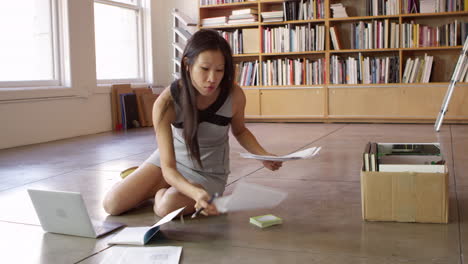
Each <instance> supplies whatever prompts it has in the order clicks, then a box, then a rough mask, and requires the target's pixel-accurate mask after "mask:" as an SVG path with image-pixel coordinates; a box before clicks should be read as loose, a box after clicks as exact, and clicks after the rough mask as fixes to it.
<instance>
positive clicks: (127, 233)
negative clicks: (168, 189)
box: [107, 207, 185, 246]
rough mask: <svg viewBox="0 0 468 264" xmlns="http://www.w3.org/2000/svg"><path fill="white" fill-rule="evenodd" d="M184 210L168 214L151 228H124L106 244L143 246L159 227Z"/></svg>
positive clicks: (180, 209)
mask: <svg viewBox="0 0 468 264" xmlns="http://www.w3.org/2000/svg"><path fill="white" fill-rule="evenodd" d="M184 208H185V207H182V208H179V209H177V210H175V211H173V212H171V213H169V214H168V215H166V216H165V217H163V218H162V219H161V220H159V221H158V222H157V223H156V224H154V225H152V226H143V227H126V228H124V229H123V230H122V231H120V232H119V233H117V234H116V235H115V236H114V237H113V238H112V239H111V240H110V241H109V242H107V243H108V244H110V245H112V244H125V245H138V246H143V245H145V244H146V243H148V241H150V240H151V238H152V237H153V236H154V235H155V234H156V233H157V232H158V231H159V228H160V226H162V225H163V224H165V223H167V222H169V221H171V220H172V219H174V217H176V216H177V215H178V214H179V213H180V212H182V210H184Z"/></svg>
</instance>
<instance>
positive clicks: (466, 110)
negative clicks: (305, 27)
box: [199, 0, 468, 123]
mask: <svg viewBox="0 0 468 264" xmlns="http://www.w3.org/2000/svg"><path fill="white" fill-rule="evenodd" d="M324 1H325V3H324V4H325V6H326V8H325V18H323V19H313V20H292V21H281V22H262V21H261V15H260V14H261V12H262V10H267V11H270V10H271V8H272V7H271V6H278V5H279V4H281V3H283V2H284V1H283V0H259V1H248V2H241V3H232V4H220V5H209V6H199V10H200V16H199V17H200V22H201V19H203V18H206V17H210V16H209V15H210V14H211V13H214V14H216V15H213V16H218V15H219V14H220V12H221V13H222V11H221V10H225V12H226V14H227V12H230V11H231V10H234V9H243V8H249V7H255V8H257V9H258V12H259V21H258V22H255V23H249V24H242V25H222V26H209V27H202V28H211V29H217V30H231V29H237V28H258V29H259V35H260V36H259V39H260V42H262V30H263V28H265V27H278V26H284V25H301V24H311V25H315V24H323V25H324V26H325V35H324V37H325V50H323V51H306V52H285V53H263V52H260V53H255V54H236V55H234V57H235V60H236V61H242V60H245V61H252V60H258V61H259V75H260V76H259V78H260V84H259V86H247V87H243V88H244V90H245V91H246V95H247V98H248V104H250V105H251V106H250V107H248V108H249V111H247V115H246V118H247V119H248V120H252V121H298V122H309V121H313V122H316V121H320V122H390V123H392V122H394V123H399V122H402V123H428V122H434V121H435V119H436V117H437V112H438V110H439V108H440V105H441V103H442V99H443V95H444V94H445V91H446V89H447V87H448V85H449V80H450V77H451V75H450V76H448V73H447V72H451V71H452V70H453V69H449V70H446V72H445V73H444V74H445V75H443V76H444V77H443V78H442V77H441V78H439V79H438V80H436V81H435V82H430V83H409V84H407V83H388V84H382V83H379V84H331V83H330V80H329V78H330V76H329V75H330V58H331V56H332V55H338V56H349V55H351V56H352V55H354V56H356V55H357V54H359V53H362V54H363V55H365V56H369V57H379V56H389V55H390V54H395V57H398V58H399V79H400V80H401V79H402V75H403V71H404V67H405V65H404V64H405V61H404V60H406V58H408V57H414V56H420V55H421V54H424V53H428V54H429V55H433V53H436V54H441V55H443V56H445V55H447V57H448V58H447V59H444V60H450V61H451V60H452V57H454V56H456V57H458V53H459V51H461V49H462V46H461V45H458V46H443V47H441V46H436V47H433V46H429V47H413V48H401V41H402V37H401V34H402V33H401V30H400V37H399V41H400V47H399V48H387V49H341V50H334V49H332V45H331V44H332V43H331V38H330V32H329V29H330V27H331V26H334V25H339V24H342V23H354V22H357V21H373V20H386V19H388V20H390V21H392V22H393V21H394V22H397V23H398V24H399V25H401V24H403V23H407V22H408V21H411V20H415V21H418V20H419V19H422V21H423V22H422V24H428V23H427V21H434V22H436V21H437V20H439V19H440V18H443V19H446V20H451V19H453V20H455V19H456V18H457V17H458V18H460V17H461V18H463V19H462V20H461V21H463V22H468V11H456V12H440V13H417V14H405V13H400V14H397V15H379V16H351V17H345V18H333V17H330V16H331V11H330V8H329V6H330V3H339V2H341V1H339V0H324ZM349 1H353V2H354V1H356V2H359V3H362V2H363V1H365V0H347V2H348V3H349ZM343 2H346V1H345V0H344V1H343ZM199 3H200V2H199ZM402 3H403V0H399V6H400V10H401V9H402ZM345 7H346V4H345ZM417 23H419V22H417ZM199 24H201V23H199ZM436 24H437V23H436ZM340 37H341V38H343V37H344V36H340ZM459 44H461V43H459ZM258 45H259V47H261V45H262V43H258ZM260 50H261V48H260ZM271 58H310V59H315V58H324V59H325V71H326V73H325V74H324V83H323V84H321V85H291V86H264V85H262V83H261V80H262V70H261V67H262V66H261V62H264V61H266V60H268V59H271ZM434 63H437V61H436V58H434ZM445 63H446V64H448V61H446V62H445ZM453 64H455V62H454V63H453ZM433 74H434V73H433ZM441 79H446V81H440V80H441ZM458 86H459V87H460V88H458ZM455 90H456V92H457V94H458V96H457V97H458V102H455V103H452V102H451V104H454V106H453V107H449V111H450V110H451V109H454V111H452V112H449V113H447V116H446V119H445V120H446V121H447V122H453V123H468V104H463V102H467V101H468V83H459V84H458V85H457V88H456V89H455ZM304 97H307V98H308V99H309V100H310V104H318V105H319V106H318V107H315V108H314V109H315V110H314V111H315V112H314V111H310V109H309V108H308V107H309V106H308V104H306V103H305V102H303V101H301V100H303V98H304ZM353 100H354V101H353ZM372 101H377V102H380V101H382V102H381V103H380V104H379V103H370V102H372ZM387 101H389V102H390V103H387V105H388V107H390V108H391V109H390V110H388V111H387V110H385V109H384V110H378V111H377V110H375V109H373V108H372V107H377V108H380V107H385V105H386V102H387ZM428 101H431V102H432V103H433V105H432V106H431V107H428V106H427V105H426V103H427V102H428ZM455 101H456V100H455ZM399 102H401V103H399ZM404 103H411V104H414V105H404ZM275 104H277V105H278V107H277V108H278V109H277V110H275V108H274V107H271V106H272V105H275ZM284 104H286V105H288V104H290V107H291V108H294V109H293V110H291V111H289V110H288V109H287V108H285V107H284ZM358 104H363V105H366V104H368V106H367V108H366V107H363V108H362V107H360V106H358ZM295 105H299V108H298V107H296V106H295ZM464 105H466V106H464ZM300 107H303V108H304V109H302V110H303V111H302V112H301V109H300ZM343 107H344V108H343ZM418 107H419V108H422V109H425V111H426V110H427V115H426V113H424V114H422V112H421V111H422V110H421V111H419V112H418ZM341 108H343V109H345V110H349V111H348V112H340V111H342V109H341ZM436 108H437V109H436ZM428 109H435V110H434V111H432V110H431V111H432V112H431V111H429V110H428ZM275 111H277V112H276V113H277V114H274V113H275ZM272 113H273V114H272ZM337 113H339V114H337ZM356 113H359V114H356Z"/></svg>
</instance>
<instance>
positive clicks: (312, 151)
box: [240, 147, 322, 161]
mask: <svg viewBox="0 0 468 264" xmlns="http://www.w3.org/2000/svg"><path fill="white" fill-rule="evenodd" d="M321 149H322V147H313V148H308V149H304V150H300V151H297V152H294V153H291V154H288V155H285V156H262V155H255V154H251V153H241V154H240V155H241V157H243V158H246V159H257V160H271V161H288V160H298V159H308V158H312V157H313V156H315V155H317V154H318V153H319V151H320V150H321Z"/></svg>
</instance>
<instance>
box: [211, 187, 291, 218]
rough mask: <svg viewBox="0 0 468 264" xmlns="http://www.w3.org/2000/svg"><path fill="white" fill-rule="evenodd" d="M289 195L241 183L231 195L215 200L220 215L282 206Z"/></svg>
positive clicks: (268, 188)
mask: <svg viewBox="0 0 468 264" xmlns="http://www.w3.org/2000/svg"><path fill="white" fill-rule="evenodd" d="M287 196H288V194H287V193H285V192H282V191H280V190H277V189H273V188H270V187H266V186H262V185H258V184H253V183H247V182H239V183H238V184H237V186H236V188H235V189H234V191H233V192H232V194H231V195H227V196H223V197H220V198H218V199H216V200H214V202H213V203H214V204H215V205H216V208H217V209H218V211H219V212H220V213H227V212H234V211H242V210H252V209H260V208H273V207H275V206H277V205H278V204H280V203H281V202H282V201H283V200H284V199H285V198H286V197H287Z"/></svg>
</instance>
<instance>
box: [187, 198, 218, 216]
mask: <svg viewBox="0 0 468 264" xmlns="http://www.w3.org/2000/svg"><path fill="white" fill-rule="evenodd" d="M217 197H218V193H215V194H213V195H212V196H211V198H210V200H208V204H211V203H212V202H213V201H214V199H215V198H217ZM203 209H205V208H203V207H201V208H198V209H197V210H196V211H195V213H193V215H192V219H193V218H195V217H197V216H198V215H199V214H200V213H201V211H203Z"/></svg>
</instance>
